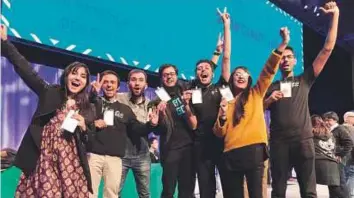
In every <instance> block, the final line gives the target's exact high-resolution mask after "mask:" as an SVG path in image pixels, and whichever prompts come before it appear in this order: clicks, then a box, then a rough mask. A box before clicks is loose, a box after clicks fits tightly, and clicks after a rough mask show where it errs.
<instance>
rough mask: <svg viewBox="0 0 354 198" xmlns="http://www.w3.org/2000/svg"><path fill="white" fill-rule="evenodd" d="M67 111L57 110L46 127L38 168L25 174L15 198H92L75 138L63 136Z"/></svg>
mask: <svg viewBox="0 0 354 198" xmlns="http://www.w3.org/2000/svg"><path fill="white" fill-rule="evenodd" d="M67 112H68V110H67V109H64V110H57V112H56V115H55V116H54V117H53V118H52V119H51V120H50V121H49V122H48V123H47V124H46V126H44V129H43V132H42V141H41V150H40V152H41V153H40V157H39V160H38V163H37V166H36V169H35V171H34V172H33V173H32V174H31V175H29V176H28V177H26V176H25V175H24V174H23V173H22V175H21V178H20V182H19V184H18V186H17V189H16V194H15V197H18V198H32V197H33V198H37V197H41V198H42V197H43V198H44V197H46V198H62V197H65V198H69V197H70V198H76V197H77V198H81V197H82V198H86V197H89V191H88V188H87V180H86V177H85V175H84V171H83V168H82V166H81V164H80V159H79V155H78V151H77V147H76V142H75V139H74V137H73V136H72V135H66V136H64V132H63V131H62V130H61V129H60V127H61V124H62V123H63V120H64V119H65V115H66V113H67Z"/></svg>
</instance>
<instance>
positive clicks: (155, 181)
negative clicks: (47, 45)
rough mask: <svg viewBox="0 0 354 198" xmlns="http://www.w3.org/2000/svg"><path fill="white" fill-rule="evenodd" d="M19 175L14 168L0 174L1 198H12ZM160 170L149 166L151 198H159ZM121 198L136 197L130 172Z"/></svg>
mask: <svg viewBox="0 0 354 198" xmlns="http://www.w3.org/2000/svg"><path fill="white" fill-rule="evenodd" d="M20 175H21V170H19V169H18V168H16V167H12V168H9V169H7V170H5V171H2V172H1V196H0V197H1V198H13V197H14V194H15V190H16V187H17V183H18V180H19V178H20ZM161 176H162V169H161V166H160V164H152V165H151V184H150V192H151V197H152V198H155V197H156V198H157V197H160V194H161V190H162V184H161ZM102 192H103V182H102V183H101V186H100V194H99V198H103V196H102ZM122 193H123V194H122V196H123V198H134V197H138V194H137V192H136V188H135V180H134V176H133V173H132V171H129V174H128V176H127V180H126V182H125V185H124V189H123V192H122Z"/></svg>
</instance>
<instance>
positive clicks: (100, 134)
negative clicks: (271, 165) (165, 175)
mask: <svg viewBox="0 0 354 198" xmlns="http://www.w3.org/2000/svg"><path fill="white" fill-rule="evenodd" d="M100 76H101V77H102V79H100ZM92 86H93V89H92V92H91V102H93V103H94V104H95V106H96V112H97V118H96V120H95V123H94V125H95V127H96V130H97V132H96V133H95V134H93V135H92V136H89V144H88V151H89V152H90V154H89V164H90V171H91V177H92V184H93V192H94V193H93V194H92V195H91V196H90V197H97V196H98V187H99V185H100V182H101V178H103V180H104V189H103V197H107V198H117V197H118V192H119V186H120V181H121V177H122V157H124V155H125V152H126V144H127V136H133V137H140V136H147V134H148V133H149V132H150V131H151V130H152V129H153V127H154V126H156V125H157V121H158V120H154V119H152V114H153V113H152V114H151V115H150V117H149V122H146V120H145V123H141V122H139V121H138V120H137V118H136V116H135V114H134V113H133V111H132V109H131V108H130V107H129V106H127V105H125V104H122V103H120V102H119V101H118V100H117V99H116V94H117V91H118V89H119V86H120V79H119V76H118V74H117V73H116V72H114V71H111V70H106V71H104V72H102V73H101V75H99V74H97V81H96V82H93V83H92ZM101 89H102V91H103V97H98V96H97V95H98V94H99V92H100V90H101Z"/></svg>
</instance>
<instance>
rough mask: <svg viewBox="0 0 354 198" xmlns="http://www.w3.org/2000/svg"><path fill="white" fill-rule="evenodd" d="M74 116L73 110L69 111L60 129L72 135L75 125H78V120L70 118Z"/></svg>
mask: <svg viewBox="0 0 354 198" xmlns="http://www.w3.org/2000/svg"><path fill="white" fill-rule="evenodd" d="M74 114H75V111H74V110H70V111H69V113H68V114H67V115H66V117H65V119H64V122H63V124H62V125H61V127H60V128H61V129H64V130H66V131H69V132H71V133H74V131H75V129H76V127H77V125H78V124H79V121H78V120H75V119H73V118H71V117H72V116H73V115H74Z"/></svg>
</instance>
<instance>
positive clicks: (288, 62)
mask: <svg viewBox="0 0 354 198" xmlns="http://www.w3.org/2000/svg"><path fill="white" fill-rule="evenodd" d="M296 62H297V61H296V58H295V55H294V52H293V51H292V50H290V49H286V50H284V52H283V58H282V59H281V61H280V65H279V66H280V71H281V72H282V73H290V72H292V71H293V69H294V66H295V65H296Z"/></svg>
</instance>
